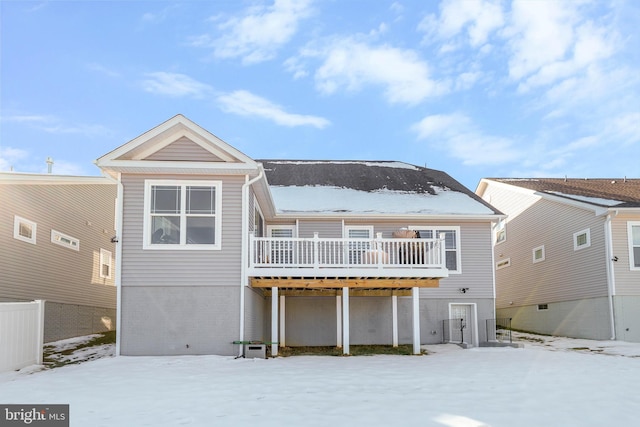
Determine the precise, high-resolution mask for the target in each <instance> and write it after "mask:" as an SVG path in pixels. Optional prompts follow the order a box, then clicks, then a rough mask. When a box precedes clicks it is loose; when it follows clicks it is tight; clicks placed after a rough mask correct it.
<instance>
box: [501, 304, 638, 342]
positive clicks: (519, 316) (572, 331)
mask: <svg viewBox="0 0 640 427" xmlns="http://www.w3.org/2000/svg"><path fill="white" fill-rule="evenodd" d="M547 307H548V309H547V310H538V305H528V306H523V307H512V308H501V309H498V310H497V312H498V313H497V314H498V315H497V317H499V318H511V319H512V320H511V326H512V327H513V328H514V329H520V330H524V331H531V332H537V333H541V334H547V335H557V336H564V337H571V338H587V339H594V340H608V339H610V338H611V323H610V321H609V318H610V316H609V302H608V299H607V298H606V297H605V298H588V299H582V300H577V301H565V302H554V303H548V304H547ZM636 307H638V308H640V305H638V306H636ZM638 319H640V316H639V317H638ZM636 324H637V323H636Z"/></svg>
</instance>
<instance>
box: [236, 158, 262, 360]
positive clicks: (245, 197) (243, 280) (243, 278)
mask: <svg viewBox="0 0 640 427" xmlns="http://www.w3.org/2000/svg"><path fill="white" fill-rule="evenodd" d="M263 177H264V169H263V167H262V164H260V163H259V164H258V176H256V177H255V178H253V179H251V180H249V175H245V183H244V184H242V243H241V244H242V248H241V251H240V253H241V255H240V256H241V261H240V263H241V269H240V333H239V337H238V341H244V309H245V301H244V288H245V286H246V285H247V268H248V266H247V258H248V255H247V252H248V251H247V249H248V248H247V246H248V241H247V239H248V237H249V236H248V234H249V233H248V231H249V224H248V221H249V219H248V213H249V211H248V209H249V187H250V186H251V185H252V184H253V183H255V182H257V181H259V180H260V179H262V178H263ZM243 353H244V351H243V347H242V345H240V349H239V353H238V356H242V355H243Z"/></svg>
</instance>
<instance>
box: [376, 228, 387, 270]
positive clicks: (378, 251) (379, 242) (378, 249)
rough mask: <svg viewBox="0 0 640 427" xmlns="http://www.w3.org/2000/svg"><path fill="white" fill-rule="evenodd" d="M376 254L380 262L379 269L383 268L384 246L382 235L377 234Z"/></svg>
mask: <svg viewBox="0 0 640 427" xmlns="http://www.w3.org/2000/svg"><path fill="white" fill-rule="evenodd" d="M374 253H375V257H376V261H378V268H382V258H383V256H382V254H383V253H385V252H384V248H383V245H382V233H376V244H375V252H374Z"/></svg>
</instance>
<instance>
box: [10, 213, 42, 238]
mask: <svg viewBox="0 0 640 427" xmlns="http://www.w3.org/2000/svg"><path fill="white" fill-rule="evenodd" d="M36 228H37V224H36V223H35V222H33V221H29V220H28V219H25V218H22V217H19V216H18V215H14V217H13V238H14V239H18V240H22V241H23V242H27V243H31V244H33V245H35V244H36Z"/></svg>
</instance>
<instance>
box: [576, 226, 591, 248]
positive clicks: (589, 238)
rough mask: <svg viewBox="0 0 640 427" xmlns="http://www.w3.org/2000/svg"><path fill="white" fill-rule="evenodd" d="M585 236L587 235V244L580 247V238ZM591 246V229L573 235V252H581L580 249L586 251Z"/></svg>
mask: <svg viewBox="0 0 640 427" xmlns="http://www.w3.org/2000/svg"><path fill="white" fill-rule="evenodd" d="M583 234H586V235H587V242H586V243H585V244H583V245H578V236H581V235H583ZM589 246H591V229H590V228H587V229H585V230H581V231H578V232H577V233H573V250H574V251H579V250H580V249H585V248H588V247H589Z"/></svg>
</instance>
